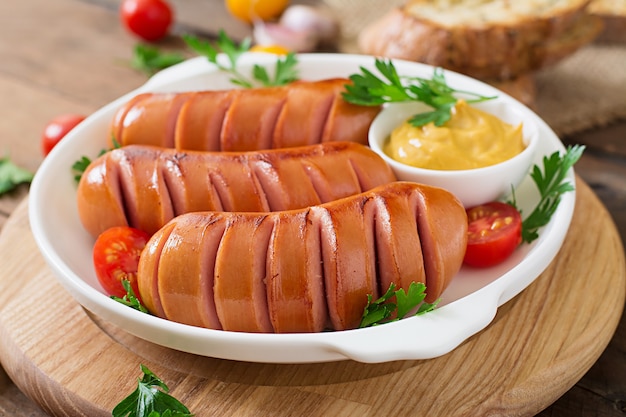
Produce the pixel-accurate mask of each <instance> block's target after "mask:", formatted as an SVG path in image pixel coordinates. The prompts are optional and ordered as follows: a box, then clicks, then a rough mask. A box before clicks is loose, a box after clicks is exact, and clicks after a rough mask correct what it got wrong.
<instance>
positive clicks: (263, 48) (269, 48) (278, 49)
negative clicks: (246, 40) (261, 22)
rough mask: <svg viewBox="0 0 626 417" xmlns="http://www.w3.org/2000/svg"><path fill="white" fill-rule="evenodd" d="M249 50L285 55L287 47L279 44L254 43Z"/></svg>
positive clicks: (287, 50) (287, 51)
mask: <svg viewBox="0 0 626 417" xmlns="http://www.w3.org/2000/svg"><path fill="white" fill-rule="evenodd" d="M250 52H267V53H268V54H276V55H287V54H288V53H289V49H287V48H285V47H284V46H281V45H254V46H253V47H252V48H250Z"/></svg>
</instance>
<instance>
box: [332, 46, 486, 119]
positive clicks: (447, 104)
mask: <svg viewBox="0 0 626 417" xmlns="http://www.w3.org/2000/svg"><path fill="white" fill-rule="evenodd" d="M375 66H376V69H377V70H378V71H379V72H380V74H381V75H382V76H383V78H380V77H378V76H377V75H375V74H374V73H373V72H372V71H370V70H368V69H366V68H364V67H360V70H361V73H360V74H353V75H351V76H350V77H349V78H350V80H351V81H352V84H346V86H345V88H346V91H345V92H344V93H343V98H344V100H346V101H347V102H349V103H352V104H357V105H361V106H379V105H382V104H384V103H398V102H409V101H419V102H422V103H424V104H426V105H428V106H430V107H432V108H433V110H432V111H427V112H423V113H419V114H416V115H414V116H412V117H411V118H410V119H409V123H411V124H412V125H413V126H417V127H419V126H424V125H426V124H428V123H430V122H434V123H435V125H436V126H442V125H443V124H444V123H446V122H447V121H448V120H450V117H451V111H452V108H453V107H454V105H455V104H456V102H457V97H456V95H457V94H460V95H463V96H464V98H465V100H466V101H467V102H468V103H478V102H481V101H486V100H491V99H494V98H495V96H491V97H489V96H483V95H480V94H476V93H472V92H469V91H464V90H457V89H454V88H452V87H450V86H449V85H448V84H447V82H446V79H445V75H444V72H443V69H441V68H435V70H434V73H433V76H432V78H430V79H427V78H421V77H407V76H400V75H399V74H398V72H397V70H396V68H395V66H394V65H393V62H392V61H391V60H384V59H379V58H377V59H376V62H375Z"/></svg>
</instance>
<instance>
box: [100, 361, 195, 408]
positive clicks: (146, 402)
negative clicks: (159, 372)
mask: <svg viewBox="0 0 626 417" xmlns="http://www.w3.org/2000/svg"><path fill="white" fill-rule="evenodd" d="M141 372H143V377H142V378H141V379H139V380H138V384H137V389H136V390H135V391H133V392H132V393H131V394H130V395H129V396H128V397H126V398H124V399H123V400H122V401H121V402H120V403H119V404H118V405H117V406H115V408H114V409H113V413H112V414H113V417H191V416H193V414H191V413H190V412H189V409H188V408H187V407H186V406H185V405H183V404H182V403H181V402H180V401H178V400H177V399H176V398H174V397H172V396H171V395H169V394H168V392H169V388H168V386H167V385H166V384H165V383H164V382H163V381H162V380H161V379H160V378H159V377H158V376H156V375H155V374H154V373H153V372H152V371H151V370H150V369H148V367H146V366H145V365H141Z"/></svg>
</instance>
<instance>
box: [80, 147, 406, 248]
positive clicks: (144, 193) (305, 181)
mask: <svg viewBox="0 0 626 417" xmlns="http://www.w3.org/2000/svg"><path fill="white" fill-rule="evenodd" d="M395 179H396V178H395V176H394V174H393V172H392V171H391V169H390V168H389V166H388V165H387V164H386V163H385V161H384V160H383V159H382V158H381V157H380V156H378V155H377V154H376V153H375V152H373V151H372V150H370V149H369V148H368V147H366V146H363V145H359V144H356V143H351V142H328V143H322V144H317V145H310V146H303V147H294V148H284V149H274V150H266V151H252V152H201V151H188V152H177V151H176V150H174V149H166V148H158V147H153V146H145V145H132V146H126V147H123V148H118V149H114V150H112V151H110V152H107V153H106V154H104V155H102V156H101V157H100V158H98V159H96V160H95V161H93V162H92V163H91V164H90V166H89V167H88V169H87V170H86V171H85V173H84V174H83V176H82V178H81V181H80V183H79V185H78V190H77V204H78V212H79V215H80V219H81V222H82V224H83V225H84V227H85V229H86V230H87V231H88V232H89V233H91V234H92V235H93V236H97V235H98V234H100V233H102V232H103V231H104V230H106V229H107V228H109V227H113V226H132V227H135V228H138V229H142V230H144V231H146V232H148V233H154V232H155V231H157V230H158V229H159V228H161V227H162V226H163V225H164V224H165V223H167V222H168V221H169V220H170V219H172V218H173V217H174V216H177V215H179V214H182V213H187V212H190V211H205V210H217V211H252V212H261V211H280V210H291V209H296V208H302V207H307V206H311V205H316V204H320V203H325V202H328V201H332V200H336V199H339V198H343V197H346V196H349V195H353V194H358V193H360V192H363V191H367V190H369V189H371V188H374V187H376V186H378V185H381V184H386V183H388V182H391V181H395Z"/></svg>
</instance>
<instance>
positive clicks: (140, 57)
mask: <svg viewBox="0 0 626 417" xmlns="http://www.w3.org/2000/svg"><path fill="white" fill-rule="evenodd" d="M184 60H185V57H184V56H183V55H182V54H179V53H177V52H163V51H161V50H160V49H159V48H157V47H156V46H154V45H146V44H143V43H139V44H137V45H135V48H134V49H133V59H132V61H131V66H132V67H133V68H135V69H137V70H139V71H141V72H143V73H145V74H146V75H148V76H151V75H154V74H156V73H157V72H159V71H160V70H162V69H165V68H168V67H171V66H172V65H176V64H179V63H181V62H183V61H184Z"/></svg>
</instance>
